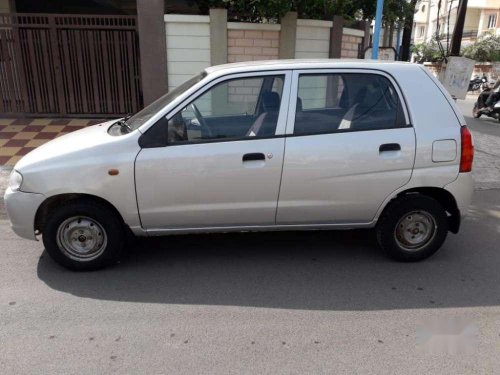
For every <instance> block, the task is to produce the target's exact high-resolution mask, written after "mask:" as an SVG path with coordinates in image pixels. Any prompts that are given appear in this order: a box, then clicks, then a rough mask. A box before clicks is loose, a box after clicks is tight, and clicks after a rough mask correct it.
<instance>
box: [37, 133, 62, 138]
mask: <svg viewBox="0 0 500 375" xmlns="http://www.w3.org/2000/svg"><path fill="white" fill-rule="evenodd" d="M58 134H59V133H53V132H43V133H38V134H37V135H35V138H34V139H54V138H55V137H56V135H58Z"/></svg>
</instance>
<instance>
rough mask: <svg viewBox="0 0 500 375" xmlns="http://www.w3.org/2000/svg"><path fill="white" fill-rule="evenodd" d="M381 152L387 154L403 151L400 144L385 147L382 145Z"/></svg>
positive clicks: (387, 144) (388, 144)
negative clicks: (387, 152)
mask: <svg viewBox="0 0 500 375" xmlns="http://www.w3.org/2000/svg"><path fill="white" fill-rule="evenodd" d="M378 151H379V152H386V151H401V145H400V144H399V143H385V144H383V145H380V147H379V149H378Z"/></svg>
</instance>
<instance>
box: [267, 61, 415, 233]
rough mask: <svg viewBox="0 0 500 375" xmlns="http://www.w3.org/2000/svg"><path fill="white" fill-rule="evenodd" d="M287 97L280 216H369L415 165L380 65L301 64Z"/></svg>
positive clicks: (410, 137)
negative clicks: (317, 67)
mask: <svg viewBox="0 0 500 375" xmlns="http://www.w3.org/2000/svg"><path fill="white" fill-rule="evenodd" d="M295 95H296V96H297V97H296V98H295ZM290 102H291V103H293V104H292V106H296V109H295V110H293V108H291V109H290V114H289V117H288V122H289V123H288V125H289V127H288V129H287V133H289V136H288V138H287V140H286V145H285V149H286V153H285V160H284V165H283V177H282V182H281V191H280V198H279V203H278V212H277V224H313V223H314V224H318V223H324V224H352V223H369V222H371V221H372V220H373V219H374V216H375V215H376V212H377V210H378V208H379V207H380V206H381V205H382V203H383V202H384V200H385V199H386V198H387V197H388V196H389V195H390V194H391V193H392V192H393V191H394V190H396V189H398V188H399V187H401V186H403V185H405V184H406V183H407V182H408V181H409V180H410V177H411V173H412V170H413V163H414V156H415V133H414V130H413V128H412V127H411V125H410V123H409V118H408V115H407V112H406V110H405V107H404V103H403V102H402V100H401V94H400V93H399V92H398V91H397V89H396V85H395V84H394V83H393V81H392V80H391V79H390V77H388V76H386V75H384V74H382V73H380V72H370V71H363V72H360V71H356V70H354V71H345V72H339V71H338V70H337V71H335V73H334V72H332V71H317V72H311V71H303V72H298V71H296V72H294V76H293V83H292V96H291V99H290ZM295 103H296V104H295Z"/></svg>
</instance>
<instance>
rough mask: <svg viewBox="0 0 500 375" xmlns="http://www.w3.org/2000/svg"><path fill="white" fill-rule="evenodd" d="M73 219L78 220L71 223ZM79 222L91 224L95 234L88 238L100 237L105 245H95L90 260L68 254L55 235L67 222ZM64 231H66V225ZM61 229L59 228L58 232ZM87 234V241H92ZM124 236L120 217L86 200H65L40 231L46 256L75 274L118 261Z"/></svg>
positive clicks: (109, 209) (94, 202) (61, 241)
mask: <svg viewBox="0 0 500 375" xmlns="http://www.w3.org/2000/svg"><path fill="white" fill-rule="evenodd" d="M73 218H77V220H76V221H75V220H72V219H73ZM82 219H83V220H85V222H87V223H90V224H89V228H90V226H92V229H93V230H94V232H91V233H90V235H92V233H94V234H97V235H98V236H103V237H99V238H104V239H105V242H104V240H102V246H98V245H96V247H98V248H99V251H96V252H95V253H94V254H95V255H94V256H95V257H93V258H90V257H89V258H88V259H79V258H76V257H77V256H75V255H72V254H71V250H70V251H67V250H65V249H64V246H63V245H60V244H61V243H63V241H64V240H62V239H61V238H62V237H61V236H60V235H58V231H59V227H60V226H61V225H62V224H63V223H65V222H66V221H67V220H72V221H71V223H75V224H74V225H78V224H76V222H78V220H82ZM78 223H79V222H78ZM92 223H95V224H92ZM95 225H97V226H100V228H97V227H95ZM66 228H69V225H68V226H66ZM101 229H102V230H101ZM63 230H64V229H62V228H61V231H63ZM74 232H76V229H75V230H74ZM68 233H69V232H68ZM90 235H89V238H91V239H92V237H90ZM126 235H127V234H126V231H125V228H124V224H123V222H122V220H121V218H119V217H118V215H117V214H116V213H115V212H114V211H113V210H112V209H111V208H109V207H107V206H106V205H103V204H100V203H99V202H96V201H93V200H89V199H82V200H72V201H68V202H65V203H64V204H62V205H61V206H59V207H58V208H57V209H55V210H54V211H52V212H50V214H49V217H48V218H47V221H46V223H45V226H44V228H43V231H42V238H43V244H44V245H45V250H47V253H48V254H49V255H50V256H51V258H52V259H53V260H54V261H56V262H57V263H59V264H60V265H61V266H63V267H65V268H68V269H71V270H74V271H93V270H97V269H100V268H103V267H106V266H109V265H111V264H114V263H116V262H118V261H119V260H120V259H121V257H122V255H123V253H124V248H125V238H126ZM96 238H97V236H96ZM70 249H71V247H70Z"/></svg>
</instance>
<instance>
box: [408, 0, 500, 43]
mask: <svg viewBox="0 0 500 375" xmlns="http://www.w3.org/2000/svg"><path fill="white" fill-rule="evenodd" d="M458 3H459V1H458V0H421V1H420V2H419V3H418V4H417V9H416V13H415V16H414V20H413V21H414V25H413V43H414V44H419V43H423V42H428V41H430V40H431V39H432V38H433V37H436V36H437V37H438V38H439V39H440V41H441V43H442V44H443V46H444V47H445V48H446V45H447V43H449V42H450V41H451V37H452V35H453V30H454V27H455V22H456V19H457V9H458ZM485 33H493V34H496V35H500V0H469V1H468V4H467V13H466V16H465V24H464V31H463V37H462V41H463V43H464V44H467V43H472V42H474V41H475V40H476V39H477V38H479V37H481V36H482V35H484V34H485Z"/></svg>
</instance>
